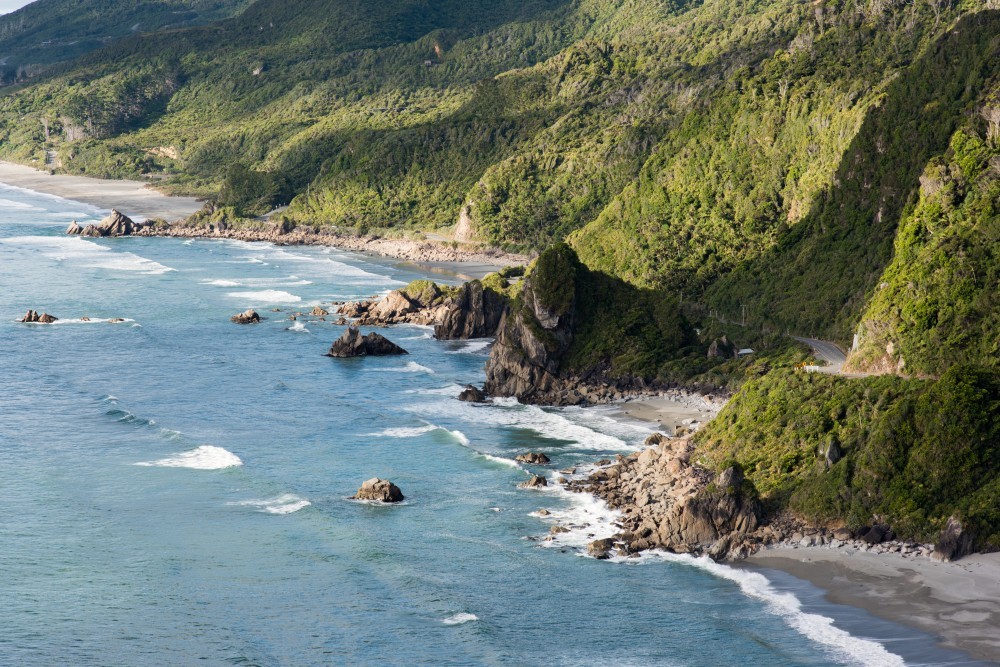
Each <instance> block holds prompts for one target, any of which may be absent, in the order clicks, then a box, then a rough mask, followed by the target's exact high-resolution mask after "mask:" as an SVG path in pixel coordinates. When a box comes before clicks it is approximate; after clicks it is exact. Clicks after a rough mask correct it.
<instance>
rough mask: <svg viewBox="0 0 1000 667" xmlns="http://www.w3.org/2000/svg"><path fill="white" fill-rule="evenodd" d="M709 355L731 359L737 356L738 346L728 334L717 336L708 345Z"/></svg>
mask: <svg viewBox="0 0 1000 667" xmlns="http://www.w3.org/2000/svg"><path fill="white" fill-rule="evenodd" d="M707 356H708V358H709V359H731V358H732V357H735V356H736V346H735V345H734V344H733V343H731V342H730V341H729V338H727V337H726V336H722V337H721V338H716V339H715V340H713V341H712V343H711V344H710V345H709V346H708V354H707Z"/></svg>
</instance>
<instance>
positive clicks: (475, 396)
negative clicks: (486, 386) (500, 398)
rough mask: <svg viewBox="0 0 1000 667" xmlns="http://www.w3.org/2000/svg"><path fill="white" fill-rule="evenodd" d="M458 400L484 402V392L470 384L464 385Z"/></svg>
mask: <svg viewBox="0 0 1000 667" xmlns="http://www.w3.org/2000/svg"><path fill="white" fill-rule="evenodd" d="M458 400H460V401H467V402H469V403H485V402H486V394H484V393H483V392H482V391H480V390H479V388H478V387H473V386H472V385H471V384H469V385H466V386H465V389H463V390H462V393H460V394H459V395H458Z"/></svg>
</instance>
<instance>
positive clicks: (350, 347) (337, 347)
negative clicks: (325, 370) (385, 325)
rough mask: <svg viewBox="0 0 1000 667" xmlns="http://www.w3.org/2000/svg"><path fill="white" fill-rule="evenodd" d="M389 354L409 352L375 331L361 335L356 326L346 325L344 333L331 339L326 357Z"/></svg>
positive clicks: (379, 355)
mask: <svg viewBox="0 0 1000 667" xmlns="http://www.w3.org/2000/svg"><path fill="white" fill-rule="evenodd" d="M390 354H409V352H407V351H406V350H404V349H403V348H401V347H400V346H398V345H396V344H395V343H393V342H392V341H391V340H389V339H387V338H386V337H385V336H382V335H379V334H377V333H374V332H372V333H370V334H368V335H367V336H362V335H361V332H360V331H358V328H357V327H348V328H347V331H345V332H344V335H343V336H341V337H340V338H338V339H337V340H335V341H333V345H331V346H330V351H329V352H327V353H326V356H328V357H338V358H344V357H364V356H373V357H381V356H386V355H390Z"/></svg>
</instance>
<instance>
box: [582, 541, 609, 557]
mask: <svg viewBox="0 0 1000 667" xmlns="http://www.w3.org/2000/svg"><path fill="white" fill-rule="evenodd" d="M614 548H615V541H614V540H613V539H611V538H605V539H603V540H594V541H593V542H591V543H590V544H588V545H587V553H589V554H590V555H591V556H593V557H594V558H596V559H598V560H605V559H607V558H610V557H611V550H612V549H614Z"/></svg>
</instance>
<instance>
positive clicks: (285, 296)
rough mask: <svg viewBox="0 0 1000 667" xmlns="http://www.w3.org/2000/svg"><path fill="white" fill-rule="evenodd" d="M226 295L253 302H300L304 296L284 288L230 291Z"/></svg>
mask: <svg viewBox="0 0 1000 667" xmlns="http://www.w3.org/2000/svg"><path fill="white" fill-rule="evenodd" d="M226 296H228V297H231V298H233V299H240V300H241V301H252V302H253V303H299V302H300V301H302V297H300V296H295V295H294V294H291V293H289V292H284V291H282V290H274V289H268V290H261V291H259V292H229V293H227V294H226Z"/></svg>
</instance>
